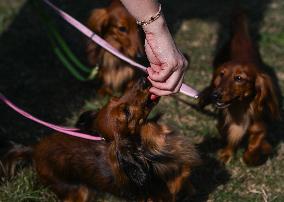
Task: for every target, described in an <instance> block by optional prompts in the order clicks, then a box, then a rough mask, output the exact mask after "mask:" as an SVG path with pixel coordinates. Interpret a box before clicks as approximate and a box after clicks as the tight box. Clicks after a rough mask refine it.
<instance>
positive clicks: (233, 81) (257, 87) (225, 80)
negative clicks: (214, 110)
mask: <svg viewBox="0 0 284 202" xmlns="http://www.w3.org/2000/svg"><path fill="white" fill-rule="evenodd" d="M211 86H213V92H212V94H211V98H212V100H213V101H214V102H215V103H216V106H217V107H218V108H226V107H228V106H230V105H231V104H233V103H235V102H243V101H244V102H245V101H249V102H251V101H252V102H253V103H254V108H255V109H256V110H257V111H259V112H260V111H262V110H263V108H264V107H265V106H267V107H268V109H269V110H270V112H271V113H273V114H278V112H277V111H278V101H277V98H276V94H275V90H274V87H273V84H272V81H271V79H270V77H269V76H268V75H267V74H265V73H263V72H261V71H260V70H259V67H258V66H257V65H256V64H254V63H247V62H246V63H237V62H228V63H225V64H223V65H221V66H220V67H219V68H217V70H216V71H215V73H214V75H213V80H212V84H211Z"/></svg>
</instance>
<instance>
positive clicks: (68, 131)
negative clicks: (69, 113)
mask: <svg viewBox="0 0 284 202" xmlns="http://www.w3.org/2000/svg"><path fill="white" fill-rule="evenodd" d="M0 100H2V101H3V102H4V103H5V104H6V105H8V106H9V107H11V108H12V109H13V110H15V111H16V112H18V113H19V114H21V115H22V116H24V117H26V118H28V119H30V120H32V121H34V122H36V123H39V124H41V125H44V126H46V127H48V128H51V129H53V130H55V131H58V132H61V133H65V134H68V135H71V136H75V137H80V138H84V139H89V140H103V138H101V137H97V136H92V135H88V134H84V133H80V132H77V131H78V130H79V129H78V128H67V127H62V126H57V125H54V124H51V123H48V122H45V121H42V120H40V119H38V118H36V117H34V116H32V115H31V114H29V113H27V112H25V111H24V110H22V109H20V108H18V107H17V106H16V105H15V104H13V103H12V102H11V101H10V100H8V99H7V98H6V97H5V96H4V95H3V94H2V93H0Z"/></svg>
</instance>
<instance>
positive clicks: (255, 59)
mask: <svg viewBox="0 0 284 202" xmlns="http://www.w3.org/2000/svg"><path fill="white" fill-rule="evenodd" d="M214 64H215V65H216V66H215V71H214V74H213V79H212V82H211V85H210V86H209V87H207V88H206V89H205V90H204V91H203V93H202V96H201V100H200V101H201V105H202V106H205V105H207V104H209V103H210V102H211V101H213V102H215V104H216V106H217V108H219V111H220V116H219V120H218V129H219V132H220V134H221V136H222V138H223V140H224V142H225V147H224V148H223V149H221V150H219V152H218V154H219V158H220V160H221V161H223V162H225V163H226V162H229V161H230V159H231V158H232V155H233V153H234V151H235V150H236V149H237V147H238V145H239V144H240V142H241V141H242V140H243V139H244V137H248V145H247V148H246V151H245V152H244V155H243V160H244V162H245V163H246V164H247V165H250V166H255V165H259V164H261V163H263V162H264V160H265V159H266V158H267V156H268V155H269V154H270V153H271V151H272V147H271V145H270V144H269V142H268V141H267V124H268V122H269V121H271V120H275V119H278V118H279V106H278V99H277V96H276V92H275V87H274V85H273V83H272V81H271V77H270V76H269V75H268V74H267V73H265V72H264V68H263V63H262V62H261V58H260V54H259V52H258V49H257V47H256V45H255V44H254V43H253V41H252V39H251V36H250V34H249V28H248V24H247V20H246V16H245V14H244V12H243V11H239V12H237V13H236V14H235V16H234V17H233V22H232V36H231V38H230V40H229V42H228V44H226V46H225V48H224V49H223V51H221V52H220V53H219V54H218V55H217V56H216V58H215V61H214Z"/></svg>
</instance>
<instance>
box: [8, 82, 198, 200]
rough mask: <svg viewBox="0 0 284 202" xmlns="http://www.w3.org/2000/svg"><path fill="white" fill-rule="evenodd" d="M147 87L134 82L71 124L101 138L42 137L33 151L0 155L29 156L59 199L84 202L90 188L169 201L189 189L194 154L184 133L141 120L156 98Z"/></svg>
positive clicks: (195, 159)
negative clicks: (153, 97) (98, 108)
mask: <svg viewBox="0 0 284 202" xmlns="http://www.w3.org/2000/svg"><path fill="white" fill-rule="evenodd" d="M148 89H149V84H148V83H147V80H146V79H143V80H140V81H139V82H138V83H136V84H135V85H134V86H133V87H132V88H131V89H129V90H127V92H126V93H125V94H124V95H123V96H122V97H120V98H112V99H111V100H110V101H109V102H108V104H106V105H105V106H104V107H103V108H102V109H101V110H100V111H99V112H97V113H95V112H86V113H84V114H83V115H82V116H81V118H80V119H79V121H78V123H77V127H80V128H81V129H82V130H83V131H87V132H89V133H94V134H96V135H101V136H102V137H104V138H105V140H102V141H90V140H85V139H80V138H77V137H71V136H67V135H64V134H54V135H51V136H47V137H45V138H43V139H42V140H41V141H40V142H39V143H38V144H37V145H36V146H35V149H34V150H33V151H32V150H31V149H27V148H21V147H17V148H14V149H12V150H11V151H10V152H9V153H8V154H7V155H6V160H8V161H9V164H10V168H14V166H13V165H14V162H15V160H16V159H19V158H23V157H28V156H30V155H32V158H33V161H34V165H35V168H36V172H37V174H38V176H39V179H40V180H41V182H42V183H44V184H45V185H47V186H49V187H50V188H51V190H53V191H54V192H55V193H56V194H57V196H58V197H59V198H60V199H61V200H64V201H88V200H89V199H90V193H91V192H92V191H93V190H97V191H101V192H108V193H111V194H114V195H117V196H120V197H124V198H126V199H129V200H131V201H133V200H144V201H148V200H149V201H157V202H158V201H175V200H176V196H177V194H178V193H179V192H180V191H181V190H182V188H184V191H188V193H190V192H191V191H192V187H191V184H190V182H189V179H188V177H189V175H190V174H191V171H192V168H193V167H194V166H196V165H198V164H199V162H200V160H199V156H198V154H197V152H196V150H195V149H194V147H193V146H192V145H191V144H190V142H189V140H188V139H187V138H186V137H184V136H180V135H177V134H175V133H173V132H172V131H170V130H169V129H168V128H167V127H166V126H164V125H160V124H157V123H154V122H148V121H147V120H146V119H147V116H148V114H149V113H150V111H151V109H152V107H153V106H154V105H155V104H156V102H157V101H152V100H150V94H149V92H148ZM6 162H7V161H6ZM11 165H12V166H11Z"/></svg>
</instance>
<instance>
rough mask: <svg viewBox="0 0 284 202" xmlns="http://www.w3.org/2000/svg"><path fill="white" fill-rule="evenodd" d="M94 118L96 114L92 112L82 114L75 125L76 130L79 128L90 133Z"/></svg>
mask: <svg viewBox="0 0 284 202" xmlns="http://www.w3.org/2000/svg"><path fill="white" fill-rule="evenodd" d="M96 116H97V112H96V111H93V110H89V111H86V112H83V113H82V114H81V115H80V117H79V119H78V121H77V122H76V124H75V126H76V128H79V129H80V130H82V131H90V130H91V129H92V123H93V121H94V120H95V118H96Z"/></svg>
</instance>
